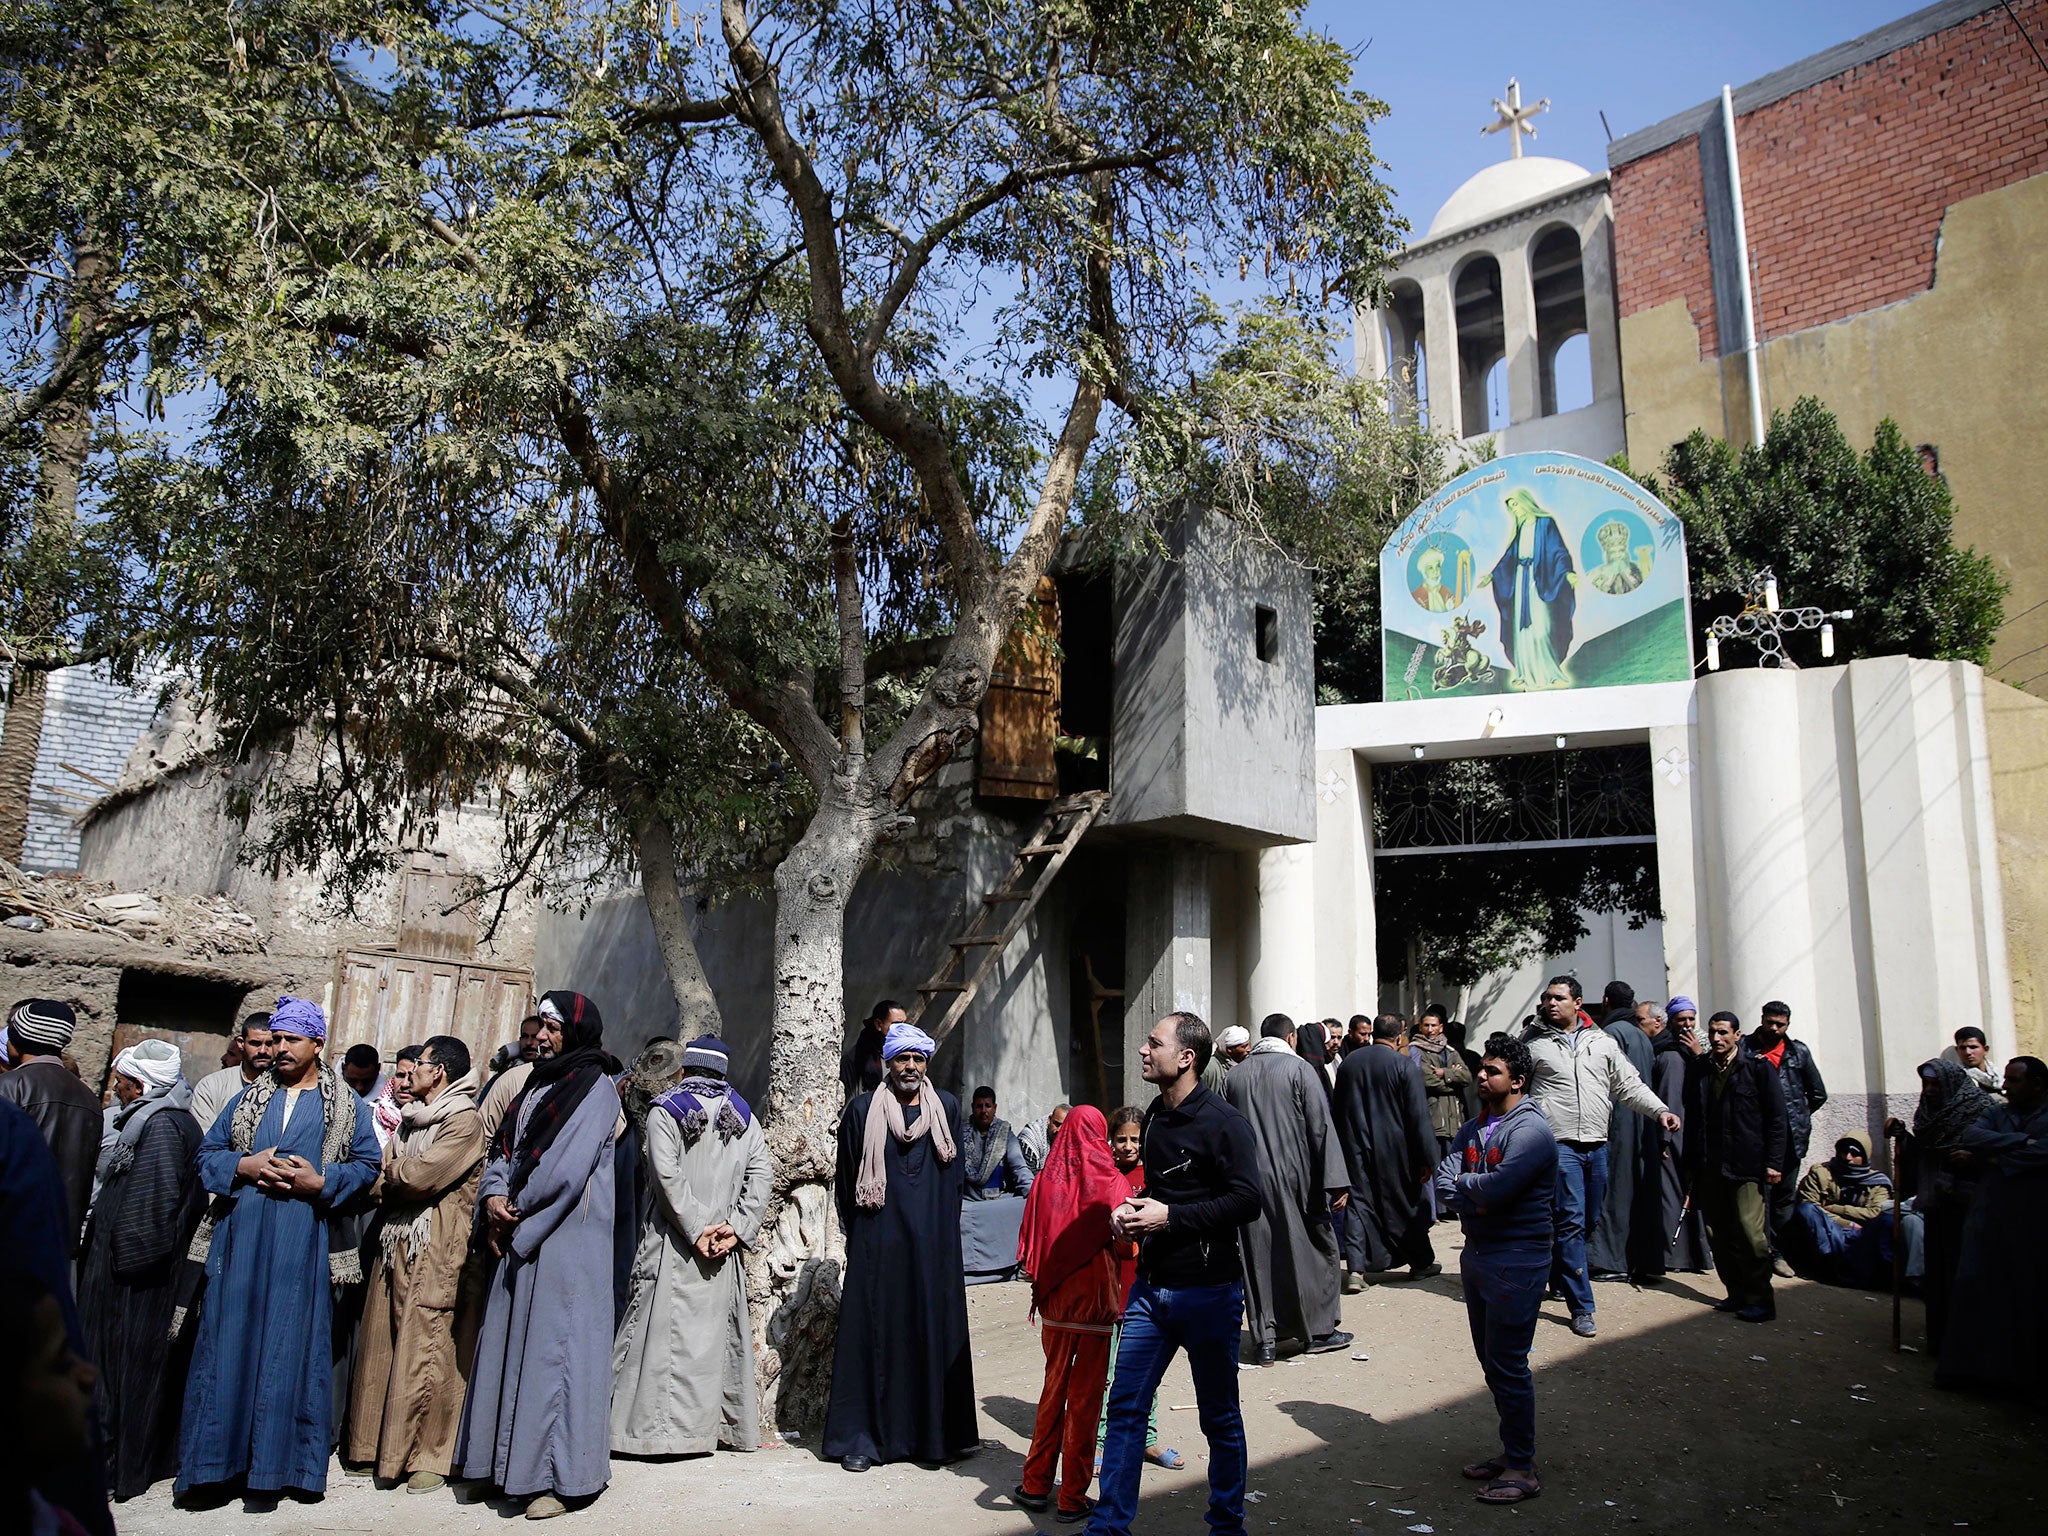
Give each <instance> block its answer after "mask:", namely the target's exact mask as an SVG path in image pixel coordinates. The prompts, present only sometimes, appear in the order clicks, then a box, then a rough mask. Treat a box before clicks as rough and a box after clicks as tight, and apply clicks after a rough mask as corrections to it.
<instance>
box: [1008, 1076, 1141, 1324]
mask: <svg viewBox="0 0 2048 1536" xmlns="http://www.w3.org/2000/svg"><path fill="white" fill-rule="evenodd" d="M1130 1187H1131V1186H1130V1182H1129V1181H1128V1180H1127V1179H1126V1178H1125V1177H1124V1176H1123V1174H1122V1173H1120V1172H1119V1171H1118V1170H1117V1166H1116V1159H1115V1158H1114V1157H1112V1156H1110V1152H1109V1124H1108V1122H1107V1121H1105V1120H1104V1119H1103V1118H1102V1111H1101V1110H1099V1109H1097V1108H1095V1107H1094V1106H1093V1105H1090V1104H1081V1105H1077V1106H1075V1107H1074V1108H1073V1109H1070V1110H1068V1111H1067V1118H1066V1119H1065V1120H1064V1121H1062V1122H1061V1124H1060V1132H1059V1134H1058V1135H1057V1136H1055V1137H1054V1138H1053V1141H1052V1150H1051V1151H1050V1152H1048V1153H1047V1154H1046V1158H1045V1167H1044V1168H1043V1169H1041V1170H1040V1172H1039V1175H1038V1177H1037V1178H1035V1179H1033V1180H1032V1181H1031V1193H1030V1194H1029V1195H1027V1196H1025V1198H1024V1224H1023V1226H1022V1228H1021V1229H1020V1230H1019V1231H1018V1234H1017V1262H1018V1263H1019V1264H1022V1265H1023V1266H1024V1268H1025V1270H1026V1271H1027V1272H1028V1273H1029V1274H1030V1276H1031V1293H1032V1296H1033V1298H1034V1300H1035V1299H1036V1298H1037V1297H1040V1296H1045V1295H1048V1294H1050V1293H1051V1291H1052V1290H1053V1288H1054V1287H1055V1286H1057V1285H1058V1284H1059V1283H1060V1282H1061V1281H1062V1280H1064V1279H1066V1278H1067V1277H1068V1276H1069V1275H1071V1274H1073V1272H1074V1271H1075V1270H1077V1269H1079V1268H1080V1267H1081V1266H1082V1265H1083V1264H1086V1263H1087V1262H1088V1261H1089V1260H1090V1259H1092V1258H1094V1257H1095V1255H1096V1254H1098V1253H1100V1252H1102V1250H1103V1249H1104V1248H1106V1247H1108V1246H1109V1236H1110V1234H1109V1213H1110V1212H1111V1211H1113V1210H1115V1209H1116V1208H1117V1206H1119V1205H1120V1204H1122V1203H1123V1200H1124V1198H1125V1196H1126V1195H1128V1194H1129V1193H1130Z"/></svg>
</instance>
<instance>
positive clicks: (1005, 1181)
mask: <svg viewBox="0 0 2048 1536" xmlns="http://www.w3.org/2000/svg"><path fill="white" fill-rule="evenodd" d="M960 1166H961V1167H962V1168H963V1169H964V1170H965V1171H966V1173H965V1177H966V1183H965V1184H964V1186H963V1187H962V1189H961V1192H960V1194H961V1198H962V1199H963V1200H995V1199H999V1198H1001V1197H1002V1196H1004V1195H1015V1196H1017V1197H1018V1198H1019V1199H1022V1198H1023V1197H1024V1196H1025V1195H1028V1194H1030V1193H1031V1165H1030V1164H1029V1163H1028V1162H1026V1161H1025V1160H1024V1150H1023V1148H1021V1147H1020V1146H1018V1145H1017V1137H1016V1133H1015V1132H1013V1131H1012V1130H1011V1129H1010V1122H1009V1121H1007V1120H999V1119H997V1118H996V1091H995V1089H993V1088H991V1087H989V1086H988V1085H987V1084H983V1085H982V1086H981V1087H979V1088H977V1089H975V1090H974V1097H973V1099H972V1100H971V1101H970V1108H969V1110H968V1115H967V1128H966V1130H965V1131H964V1132H962V1134H961V1139H960Z"/></svg>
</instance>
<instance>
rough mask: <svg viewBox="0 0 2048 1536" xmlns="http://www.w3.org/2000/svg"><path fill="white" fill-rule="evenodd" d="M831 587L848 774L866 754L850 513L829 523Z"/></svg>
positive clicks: (861, 637)
mask: <svg viewBox="0 0 2048 1536" xmlns="http://www.w3.org/2000/svg"><path fill="white" fill-rule="evenodd" d="M832 588H833V595H834V597H835V598H836V599H837V603H838V610H839V759H840V763H841V769H840V771H841V772H842V773H845V774H847V775H848V776H853V775H857V774H858V773H859V772H860V771H861V767H862V763H863V760H864V759H865V758H866V756H867V744H866V741H865V739H864V737H863V733H862V728H861V720H862V716H863V715H865V713H866V712H867V689H868V684H867V670H866V668H867V641H868V632H867V625H866V624H865V623H864V622H863V621H862V618H861V605H860V569H859V567H858V566H857V565H856V564H855V551H854V547H853V517H852V514H851V513H845V512H842V513H841V514H840V515H839V518H838V520H837V521H835V522H834V523H833V525H832Z"/></svg>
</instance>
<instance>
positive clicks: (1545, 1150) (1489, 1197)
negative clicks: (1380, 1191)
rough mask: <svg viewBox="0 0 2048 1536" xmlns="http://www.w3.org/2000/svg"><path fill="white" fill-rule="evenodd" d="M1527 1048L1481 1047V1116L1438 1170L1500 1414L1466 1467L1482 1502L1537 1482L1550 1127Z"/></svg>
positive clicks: (1552, 1175)
mask: <svg viewBox="0 0 2048 1536" xmlns="http://www.w3.org/2000/svg"><path fill="white" fill-rule="evenodd" d="M1534 1075H1535V1074H1534V1067H1533V1066H1532V1064H1531V1062H1530V1057H1529V1048H1528V1047H1527V1046H1526V1045H1524V1044H1522V1043H1521V1042H1520V1041H1519V1040H1514V1039H1510V1038H1509V1037H1508V1036H1506V1035H1495V1036H1494V1037H1493V1038H1492V1039H1491V1040H1489V1041H1487V1042H1486V1049H1485V1051H1484V1052H1482V1053H1481V1056H1480V1061H1479V1076H1478V1080H1477V1083H1476V1086H1477V1088H1478V1090H1479V1104H1480V1110H1479V1115H1478V1117H1477V1118H1476V1119H1473V1120H1468V1121H1466V1122H1465V1124H1464V1125H1462V1126H1461V1127H1459V1129H1458V1135H1457V1138H1456V1139H1455V1140H1454V1141H1453V1142H1452V1143H1451V1152H1450V1155H1449V1156H1448V1157H1446V1158H1445V1159H1444V1160H1443V1162H1441V1163H1440V1164H1438V1165H1437V1170H1436V1198H1437V1205H1438V1207H1439V1208H1440V1209H1442V1210H1446V1211H1455V1212H1456V1213H1457V1215H1458V1219H1459V1221H1460V1222H1461V1223H1462V1224H1463V1226H1464V1229H1465V1253H1464V1257H1463V1259H1462V1260H1461V1261H1460V1270H1461V1273H1462V1276H1463V1279H1464V1282H1465V1313H1466V1316H1467V1318H1468V1319H1469V1320H1470V1323H1471V1327H1472V1347H1473V1349H1474V1350H1475V1351H1476V1352H1477V1353H1478V1355H1479V1365H1480V1369H1481V1370H1482V1371H1484V1372H1485V1375H1486V1386H1487V1390H1488V1391H1490V1392H1492V1394H1493V1404H1494V1408H1495V1410H1496V1411H1497V1412H1498V1413H1499V1414H1500V1447H1501V1449H1500V1456H1499V1458H1498V1459H1496V1460H1492V1461H1476V1462H1473V1463H1472V1464H1471V1465H1470V1466H1468V1467H1466V1468H1465V1469H1464V1472H1465V1476H1467V1477H1469V1478H1473V1479H1475V1480H1478V1481H1481V1482H1483V1483H1485V1485H1486V1486H1485V1487H1484V1488H1482V1489H1481V1490H1480V1492H1479V1499H1480V1502H1482V1503H1486V1504H1519V1503H1521V1502H1522V1501H1523V1500H1525V1499H1533V1498H1535V1497H1536V1495H1537V1494H1539V1493H1541V1492H1542V1491H1543V1485H1542V1483H1541V1481H1540V1480H1539V1479H1538V1478H1537V1475H1536V1381H1535V1378H1534V1377H1533V1376H1532V1375H1531V1374H1530V1372H1529V1345H1530V1343H1531V1341H1533V1340H1534V1338H1535V1337H1536V1316H1537V1313H1538V1312H1539V1311H1540V1310H1541V1309H1542V1306H1543V1291H1544V1285H1545V1282H1546V1281H1547V1280H1548V1278H1549V1275H1550V1245H1551V1240H1552V1238H1553V1236H1554V1235H1555V1229H1556V1218H1555V1214H1554V1207H1555V1203H1556V1186H1557V1136H1556V1134H1555V1133H1554V1132H1553V1131H1552V1130H1551V1129H1550V1122H1549V1121H1548V1120H1546V1119H1545V1118H1544V1115H1543V1111H1542V1110H1540V1109H1538V1108H1537V1107H1536V1103H1535V1101H1534V1100H1533V1099H1531V1098H1529V1097H1528V1090H1529V1084H1530V1080H1531V1079H1532V1078H1533V1076H1534Z"/></svg>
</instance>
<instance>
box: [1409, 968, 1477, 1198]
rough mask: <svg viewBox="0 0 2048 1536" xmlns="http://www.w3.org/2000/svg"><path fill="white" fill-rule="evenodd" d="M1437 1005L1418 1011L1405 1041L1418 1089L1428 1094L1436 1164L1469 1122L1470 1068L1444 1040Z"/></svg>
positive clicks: (1448, 1042) (1433, 1004)
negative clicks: (1415, 1069) (1417, 1073)
mask: <svg viewBox="0 0 2048 1536" xmlns="http://www.w3.org/2000/svg"><path fill="white" fill-rule="evenodd" d="M1448 1017H1449V1015H1447V1014H1446V1013H1445V1012H1444V1010H1443V1005H1442V1004H1440V1003H1431V1004H1430V1005H1429V1006H1428V1007H1427V1008H1425V1009H1423V1010H1422V1017H1421V1018H1420V1019H1418V1020H1416V1023H1415V1038H1414V1039H1412V1040H1410V1041H1409V1042H1408V1054H1409V1055H1410V1056H1412V1057H1414V1058H1415V1064H1416V1065H1417V1066H1419V1067H1421V1068H1422V1089H1423V1092H1425V1093H1427V1094H1428V1095H1429V1121H1430V1128H1431V1129H1432V1130H1434V1131H1435V1132H1436V1155H1437V1161H1439V1162H1441V1161H1443V1159H1444V1158H1446V1157H1448V1156H1450V1154H1451V1143H1452V1142H1453V1141H1454V1140H1456V1139H1457V1135H1458V1127H1459V1126H1461V1125H1463V1124H1464V1123H1465V1122H1466V1121H1467V1120H1469V1119H1471V1118H1472V1117H1471V1115H1470V1114H1469V1113H1467V1112H1466V1109H1465V1096H1466V1095H1467V1094H1469V1093H1470V1092H1471V1091H1472V1069H1471V1068H1470V1067H1469V1066H1467V1065H1466V1064H1465V1058H1464V1057H1463V1056H1462V1055H1460V1054H1459V1052H1458V1048H1457V1047H1456V1046H1454V1045H1452V1044H1451V1042H1450V1041H1449V1040H1447V1039H1445V1038H1444V1020H1445V1019H1446V1018H1448Z"/></svg>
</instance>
